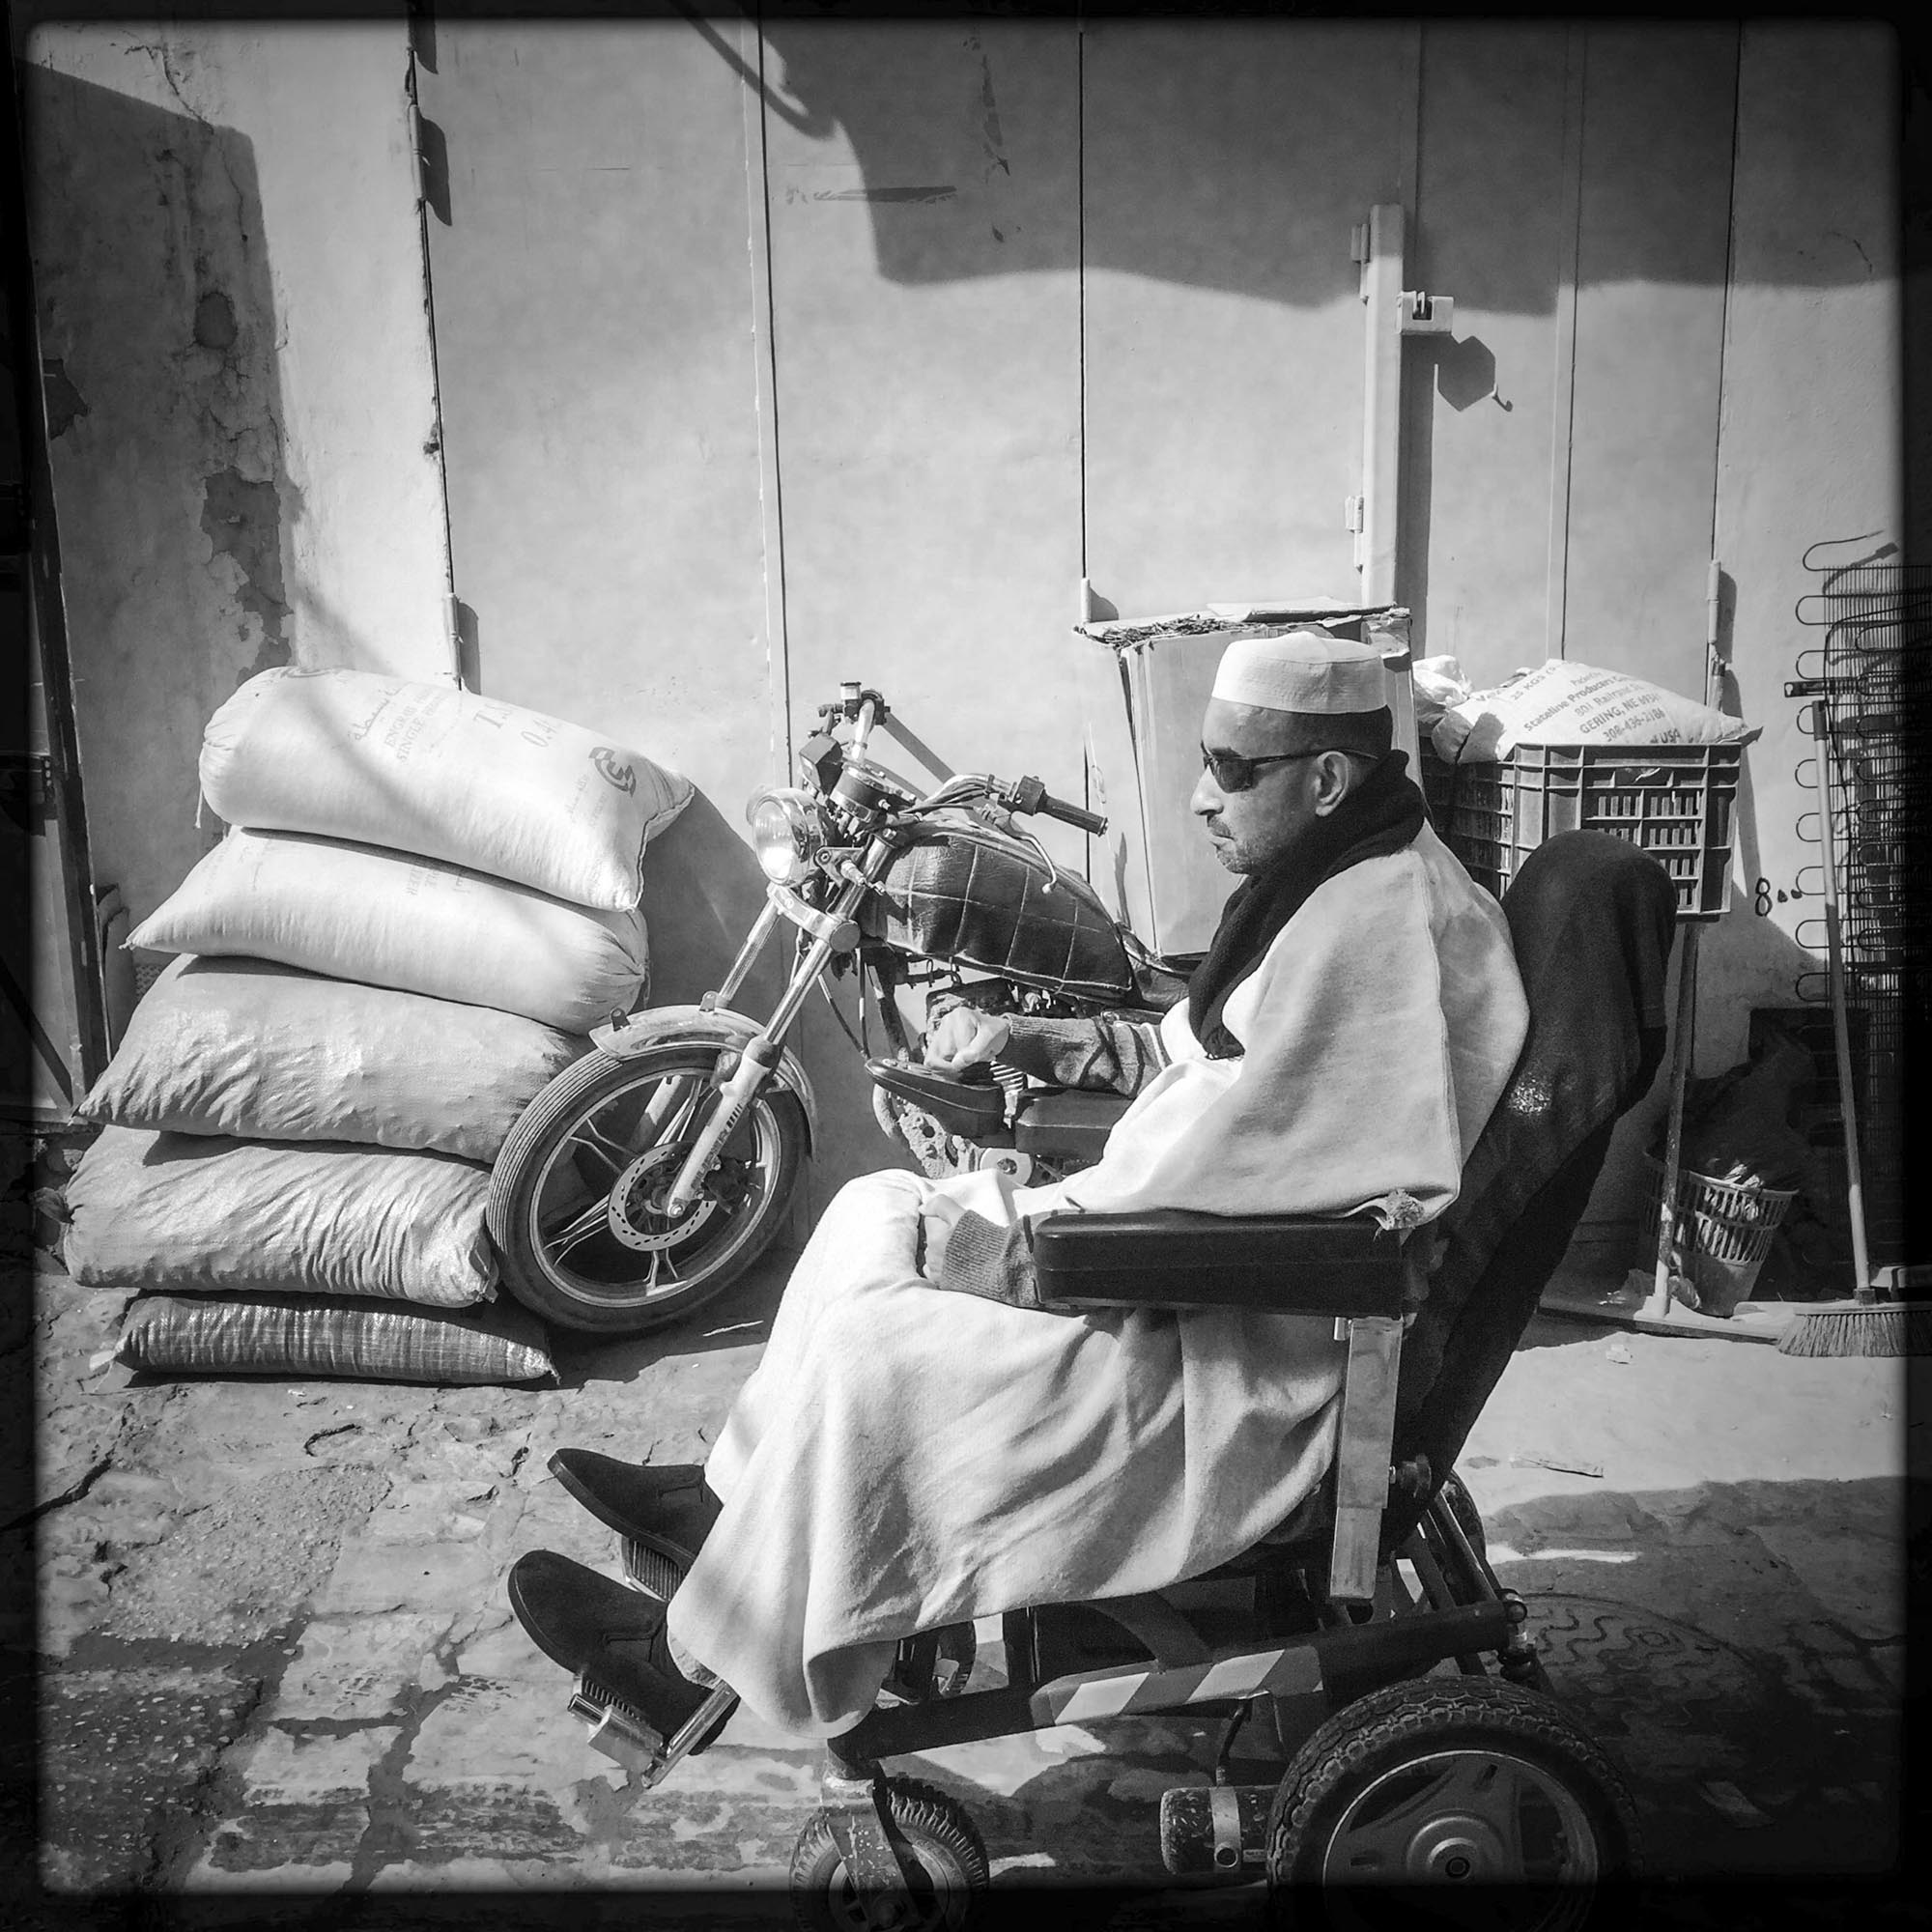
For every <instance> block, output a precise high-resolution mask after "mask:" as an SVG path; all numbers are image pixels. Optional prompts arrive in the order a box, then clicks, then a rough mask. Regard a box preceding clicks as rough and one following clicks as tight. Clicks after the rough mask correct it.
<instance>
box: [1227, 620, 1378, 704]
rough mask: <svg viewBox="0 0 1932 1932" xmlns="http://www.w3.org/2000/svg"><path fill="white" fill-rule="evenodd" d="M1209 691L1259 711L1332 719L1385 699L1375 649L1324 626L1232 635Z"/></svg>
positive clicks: (1233, 702) (1231, 702)
mask: <svg viewBox="0 0 1932 1932" xmlns="http://www.w3.org/2000/svg"><path fill="white" fill-rule="evenodd" d="M1213 696H1216V697H1219V698H1222V699H1224V700H1226V702H1228V703H1230V704H1252V705H1254V706H1256V707H1257V708H1258V709H1260V710H1263V711H1293V712H1299V713H1301V714H1303V715H1304V716H1310V717H1320V718H1334V717H1343V716H1353V715H1355V714H1357V713H1360V712H1364V711H1380V710H1382V709H1383V708H1384V707H1385V706H1386V705H1387V703H1388V687H1387V685H1386V684H1385V682H1384V681H1383V674H1382V659H1381V653H1380V652H1379V651H1377V650H1373V649H1371V648H1370V646H1369V645H1367V644H1356V643H1350V641H1349V639H1346V638H1331V637H1330V636H1329V635H1328V633H1327V632H1326V631H1290V632H1289V633H1288V634H1287V635H1286V636H1285V637H1274V638H1236V639H1235V641H1234V642H1233V643H1232V644H1230V645H1229V646H1228V648H1227V650H1226V651H1225V652H1224V653H1223V654H1222V657H1221V668H1220V669H1219V670H1218V671H1216V672H1215V674H1214V691H1213Z"/></svg>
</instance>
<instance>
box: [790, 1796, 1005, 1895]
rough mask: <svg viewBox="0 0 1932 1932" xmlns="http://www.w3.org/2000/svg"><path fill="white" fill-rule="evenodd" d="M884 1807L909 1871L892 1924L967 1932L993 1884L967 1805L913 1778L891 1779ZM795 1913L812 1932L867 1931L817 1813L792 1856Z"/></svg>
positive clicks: (825, 1822)
mask: <svg viewBox="0 0 1932 1932" xmlns="http://www.w3.org/2000/svg"><path fill="white" fill-rule="evenodd" d="M885 1792H886V1801H887V1805H888V1808H889V1810H890V1812H891V1816H892V1823H893V1830H894V1833H895V1835H896V1836H897V1838H898V1840H899V1843H900V1846H901V1848H902V1849H901V1861H902V1862H903V1863H904V1864H906V1865H907V1866H909V1867H912V1868H913V1869H912V1870H910V1871H909V1872H908V1879H909V1881H910V1882H909V1884H908V1886H907V1889H906V1891H905V1892H904V1893H903V1894H901V1895H898V1896H895V1898H894V1899H893V1900H892V1901H891V1905H892V1906H893V1907H895V1908H896V1911H895V1912H889V1913H888V1914H887V1915H885V1917H886V1921H887V1922H889V1923H890V1924H891V1926H892V1928H893V1932H966V1928H967V1927H969V1926H971V1925H972V1924H973V1923H974V1922H975V1920H976V1919H977V1918H978V1917H979V1915H980V1907H981V1906H982V1904H983V1903H984V1900H985V1893H986V1888H987V1886H988V1884H989V1883H990V1882H991V1880H990V1872H989V1869H988V1866H987V1863H986V1847H985V1844H984V1842H983V1841H982V1840H981V1838H980V1832H979V1828H978V1827H977V1826H976V1825H975V1824H974V1823H973V1820H972V1819H971V1818H970V1817H969V1816H968V1815H967V1812H966V1809H965V1807H964V1806H963V1805H960V1804H955V1803H954V1802H953V1801H952V1799H951V1798H949V1797H947V1796H946V1794H945V1793H944V1792H943V1791H936V1790H934V1788H933V1787H932V1786H931V1785H929V1784H922V1783H920V1782H919V1781H918V1780H917V1779H914V1778H910V1777H889V1778H888V1779H887V1780H886V1785H885ZM791 1909H792V1916H793V1918H796V1919H797V1921H798V1922H799V1924H801V1925H803V1926H807V1927H810V1928H811V1932H835V1928H836V1932H867V1928H868V1927H873V1926H876V1925H877V1924H879V1923H880V1922H881V1921H880V1920H879V1919H878V1918H868V1917H867V1911H866V1904H865V1901H864V1900H863V1899H862V1898H861V1897H860V1896H859V1894H858V1891H857V1889H856V1888H855V1887H854V1886H853V1884H852V1881H851V1878H850V1876H849V1875H848V1874H847V1872H846V1869H845V1855H844V1853H843V1852H841V1851H840V1850H839V1849H838V1840H837V1839H836V1838H835V1837H834V1836H833V1832H832V1821H831V1819H830V1818H829V1817H828V1816H827V1815H826V1813H824V1812H823V1811H815V1812H813V1813H812V1815H811V1818H810V1821H809V1822H808V1823H807V1825H806V1827H805V1830H804V1831H802V1832H801V1833H799V1834H798V1842H797V1843H796V1844H795V1845H794V1846H793V1848H792V1855H791Z"/></svg>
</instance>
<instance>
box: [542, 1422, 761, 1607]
mask: <svg viewBox="0 0 1932 1932" xmlns="http://www.w3.org/2000/svg"><path fill="white" fill-rule="evenodd" d="M550 1466H551V1473H552V1474H553V1475H554V1476H555V1478H556V1479H557V1481H558V1482H559V1483H561V1484H562V1485H563V1487H564V1488H565V1489H566V1490H568V1491H569V1492H570V1493H571V1494H572V1495H573V1496H575V1497H576V1498H577V1500H578V1501H579V1502H581V1503H582V1505H583V1507H584V1508H585V1509H587V1510H588V1511H589V1512H590V1514H591V1515H592V1516H594V1517H595V1518H596V1519H597V1520H598V1521H599V1522H602V1523H608V1524H609V1525H610V1526H611V1528H612V1529H614V1530H615V1531H616V1532H617V1534H618V1535H619V1536H621V1537H622V1538H623V1539H624V1545H625V1548H624V1567H625V1569H626V1571H627V1572H628V1573H629V1574H630V1576H631V1577H632V1579H633V1581H635V1582H636V1583H637V1585H638V1587H639V1589H641V1590H644V1591H646V1592H647V1593H648V1594H650V1595H651V1596H654V1597H662V1598H665V1599H666V1600H668V1599H669V1597H670V1596H671V1594H672V1592H673V1591H675V1590H676V1588H677V1586H678V1585H679V1584H680V1583H681V1582H683V1581H684V1577H685V1573H686V1572H687V1571H688V1570H689V1569H690V1568H691V1566H692V1565H693V1564H694V1563H696V1561H697V1552H698V1550H699V1548H701V1547H702V1545H703V1543H704V1539H705V1537H706V1536H708V1535H709V1534H710V1532H711V1525H712V1524H713V1523H714V1522H716V1521H717V1520H718V1512H719V1511H720V1509H721V1508H723V1507H724V1506H723V1504H721V1503H720V1502H719V1500H718V1498H717V1497H716V1496H714V1495H713V1494H712V1493H711V1492H710V1491H709V1490H707V1489H706V1488H705V1487H704V1470H703V1467H702V1465H701V1464H699V1463H660V1464H655V1465H654V1464H652V1463H622V1462H619V1461H618V1460H617V1458H616V1457H614V1456H600V1455H598V1454H597V1452H596V1451H595V1450H593V1449H558V1450H556V1451H554V1453H553V1454H552V1456H551V1459H550Z"/></svg>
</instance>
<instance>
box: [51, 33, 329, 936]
mask: <svg viewBox="0 0 1932 1932" xmlns="http://www.w3.org/2000/svg"><path fill="white" fill-rule="evenodd" d="M21 77H22V87H23V95H24V99H23V108H24V119H25V124H26V128H25V131H26V142H27V153H28V163H29V176H30V193H31V197H32V231H33V233H32V241H33V250H34V259H35V272H36V278H37V283H38V291H39V296H40V302H41V327H42V347H43V354H44V355H45V356H46V357H47V358H48V365H49V366H48V369H47V377H46V397H47V412H48V431H49V438H50V456H51V462H52V467H53V475H54V487H55V492H56V499H57V501H58V503H59V506H60V513H61V533H62V540H63V547H64V550H65V552H66V555H65V559H64V560H65V563H66V571H65V591H66V599H67V605H68V623H69V632H70V636H71V644H72V653H73V661H74V673H75V681H76V686H77V691H78V695H79V705H78V725H79V733H80V748H81V756H82V761H83V765H84V766H92V767H93V768H94V769H95V770H96V771H97V772H113V773H116V774H119V775H120V776H119V777H118V778H117V781H116V782H115V783H114V784H113V785H111V786H108V787H106V788H105V789H99V788H97V795H96V797H95V799H94V802H93V808H92V810H93V816H94V819H95V821H96V824H95V828H94V832H95V843H96V848H97V854H98V857H99V865H100V867H101V876H102V877H104V878H117V877H118V878H119V879H120V881H121V883H122V884H123V886H124V889H126V890H127V891H128V897H129V901H130V904H132V906H133V907H134V910H135V911H136V914H137V916H138V914H139V913H140V912H142V911H145V910H146V909H147V908H148V907H149V906H151V905H152V904H154V903H155V902H156V900H157V899H158V897H159V896H160V895H164V894H165V893H166V892H167V891H169V890H171V889H172V887H173V885H174V883H175V882H176V881H177V880H178V879H179V878H180V876H181V875H182V873H183V872H185V870H186V869H187V867H188V866H189V865H191V864H192V863H193V860H194V858H195V856H196V855H197V852H198V850H199V849H200V848H201V847H202V846H203V845H204V844H205V843H206V842H208V840H209V839H210V838H212V837H213V836H214V835H215V834H216V833H217V832H218V829H219V828H218V827H216V826H214V825H213V823H212V822H211V823H209V824H207V825H205V826H204V828H203V833H202V835H200V836H199V837H198V836H197V835H196V833H195V832H194V830H193V825H192V821H193V817H194V793H193V776H192V775H193V772H194V768H195V758H196V753H197V751H198V749H199V744H200V737H201V729H202V725H203V724H204V723H205V721H206V720H207V718H208V716H209V714H210V713H211V712H212V711H213V709H214V708H215V707H216V706H217V705H219V704H220V703H221V701H222V700H223V699H224V698H226V697H227V696H229V694H230V693H231V692H232V691H233V690H234V689H235V687H236V686H237V685H238V684H240V683H241V682H242V681H243V680H245V679H246V678H248V677H250V676H252V675H254V674H255V673H256V672H258V671H261V670H265V669H268V668H271V667H274V666H277V665H283V664H287V663H288V662H289V661H290V658H291V642H290V619H291V614H292V613H291V610H290V597H289V588H288V582H287V579H286V576H285V570H286V563H287V557H288V554H289V542H288V539H289V531H290V526H292V525H293V524H294V522H295V521H296V519H297V518H298V516H299V515H300V511H301V505H300V501H299V497H298V493H297V492H296V490H295V488H294V487H293V485H292V484H291V482H290V479H289V474H288V469H287V463H286V452H285V450H284V447H283V435H282V404H281V390H280V384H279V380H278V376H277V364H276V336H277V325H276V315H275V305H274V297H273V292H272V283H271V280H270V269H269V261H268V252H267V238H266V236H265V234H264V228H263V216H262V204H261V197H260V193H259V190H258V187H257V181H256V169H255V157H254V150H253V147H252V144H251V143H250V142H249V141H248V139H247V138H246V137H245V136H243V135H242V134H241V133H239V132H237V131H236V130H235V129H234V128H225V127H220V126H217V125H215V124H214V123H212V122H210V121H207V120H204V119H202V118H200V117H199V116H197V115H195V114H193V113H192V112H187V113H175V112H171V111H167V110H164V109H162V108H159V107H156V106H154V105H152V104H149V103H147V102H145V101H142V100H137V99H132V98H130V97H129V96H128V95H125V94H121V93H118V92H115V91H114V90H112V89H110V88H105V87H100V86H97V85H95V84H93V83H91V82H88V81H84V80H79V79H76V78H74V77H72V76H71V75H68V74H63V73H60V72H57V71H51V70H49V69H46V68H43V67H39V66H34V65H26V66H23V67H22V69H21ZM90 687H92V689H93V690H94V691H96V692H97V693H101V694H111V695H112V696H111V702H101V701H99V700H97V701H94V702H90V701H89V697H88V693H89V689H90Z"/></svg>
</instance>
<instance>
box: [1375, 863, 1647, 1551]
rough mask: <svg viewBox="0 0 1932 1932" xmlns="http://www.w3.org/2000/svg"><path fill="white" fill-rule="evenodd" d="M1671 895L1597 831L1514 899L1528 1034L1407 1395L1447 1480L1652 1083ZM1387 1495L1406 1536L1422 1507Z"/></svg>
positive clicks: (1518, 888)
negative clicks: (1618, 1137) (1625, 1120)
mask: <svg viewBox="0 0 1932 1932" xmlns="http://www.w3.org/2000/svg"><path fill="white" fill-rule="evenodd" d="M1676 906H1677V901H1676V889H1675V888H1674V886H1673V885H1672V883H1671V881H1670V878H1669V875H1668V874H1667V873H1666V872H1665V871H1664V869H1663V867H1662V866H1660V865H1659V864H1658V863H1657V861H1656V860H1655V859H1653V858H1651V857H1649V856H1648V855H1647V854H1645V853H1644V852H1642V851H1640V850H1638V848H1637V847H1635V846H1634V845H1633V844H1630V843H1628V842H1626V841H1625V840H1623V839H1621V838H1613V837H1611V836H1610V835H1609V834H1607V833H1602V832H1566V833H1562V834H1559V835H1558V836H1557V837H1556V838H1551V839H1550V840H1548V842H1547V843H1546V844H1544V845H1542V846H1540V847H1538V848H1537V850H1535V851H1534V852H1532V853H1531V854H1530V855H1529V857H1528V859H1527V860H1526V861H1525V862H1524V864H1523V866H1522V868H1521V870H1520V872H1519V873H1518V874H1517V877H1516V879H1515V881H1514V882H1513V883H1512V884H1511V886H1510V889H1509V891H1508V892H1507V893H1506V894H1505V895H1504V897H1503V913H1504V916H1505V918H1507V920H1508V921H1509V926H1510V938H1511V941H1512V944H1513V945H1514V947H1515V950H1516V956H1517V966H1518V970H1519V971H1520V973H1521V975H1522V982H1523V991H1524V994H1525V996H1526V998H1527V1000H1528V1004H1529V1031H1528V1034H1527V1036H1526V1037H1525V1038H1524V1041H1523V1047H1522V1052H1521V1054H1520V1057H1519V1058H1518V1061H1517V1065H1516V1071H1515V1072H1514V1073H1513V1074H1512V1075H1511V1078H1510V1084H1509V1086H1508V1087H1507V1089H1506V1090H1505V1091H1504V1094H1503V1096H1502V1098H1501V1099H1500V1100H1499V1101H1498V1102H1497V1104H1496V1109H1495V1112H1494V1113H1493V1114H1492V1116H1491V1117H1490V1120H1489V1122H1488V1124H1487V1125H1486V1126H1485V1127H1484V1129H1483V1132H1482V1134H1481V1135H1480V1136H1479V1137H1478V1139H1477V1142H1476V1145H1475V1147H1474V1149H1473V1150H1472V1151H1470V1154H1469V1156H1468V1158H1467V1159H1466V1160H1465V1161H1464V1163H1463V1189H1462V1192H1461V1193H1460V1194H1459V1195H1458V1197H1457V1199H1456V1201H1455V1203H1454V1205H1453V1206H1452V1207H1451V1208H1450V1209H1449V1211H1448V1212H1447V1214H1445V1215H1444V1216H1443V1219H1442V1222H1441V1228H1440V1232H1441V1234H1442V1236H1443V1237H1444V1240H1445V1248H1444V1252H1443V1255H1442V1259H1441V1261H1440V1263H1439V1264H1438V1265H1437V1267H1436V1269H1435V1272H1434V1273H1433V1274H1432V1276H1431V1277H1430V1284H1429V1293H1428V1295H1427V1298H1426V1299H1425V1300H1424V1302H1423V1305H1422V1309H1421V1311H1420V1313H1419V1314H1418V1315H1417V1317H1416V1320H1415V1322H1414V1324H1413V1326H1412V1327H1411V1329H1410V1331H1409V1333H1408V1335H1407V1337H1406V1340H1405V1343H1404V1347H1403V1355H1402V1370H1401V1378H1400V1381H1399V1384H1398V1392H1397V1406H1396V1435H1395V1454H1396V1457H1397V1459H1398V1460H1404V1459H1406V1458H1408V1457H1411V1456H1414V1455H1417V1454H1421V1455H1426V1456H1427V1457H1428V1458H1429V1463H1430V1466H1431V1468H1432V1470H1433V1471H1434V1474H1435V1479H1436V1480H1437V1481H1438V1482H1439V1481H1440V1479H1441V1478H1442V1477H1443V1476H1444V1475H1446V1474H1447V1472H1448V1470H1449V1468H1450V1466H1451V1465H1452V1463H1454V1462H1455V1459H1456V1457H1457V1455H1458V1454H1459V1453H1460V1451H1461V1450H1462V1447H1463V1442H1464V1440H1465V1439H1466V1438H1467V1436H1468V1433H1469V1430H1470V1427H1471V1426H1472V1425H1473V1423H1474V1422H1475V1419H1476V1417H1477V1415H1478V1414H1480V1413H1481V1411H1482V1406H1483V1404H1484V1403H1485V1402H1486V1401H1487V1400H1488V1398H1489V1394H1490V1391H1491V1390H1492V1388H1493V1387H1494V1386H1495V1384H1496V1380H1497V1378H1499V1377H1500V1376H1501V1374H1502V1372H1503V1368H1504V1366H1505V1364H1506V1363H1507V1362H1508V1361H1509V1358H1510V1355H1511V1353H1512V1352H1513V1351H1514V1350H1515V1348H1516V1345H1517V1343H1518V1341H1519V1340H1520V1337H1521V1335H1522V1331H1523V1329H1524V1328H1525V1326H1527V1324H1528V1321H1529V1318H1530V1317H1531V1316H1532V1315H1533V1314H1534V1313H1535V1312H1536V1304H1537V1299H1538V1297H1539V1296H1540V1295H1541V1293H1542V1292H1543V1289H1544V1287H1545V1286H1546V1284H1547V1283H1548V1280H1549V1277H1550V1276H1551V1275H1552V1274H1553V1273H1554V1272H1555V1270H1556V1266H1557V1264H1558V1263H1559V1262H1560V1261H1561V1260H1562V1259H1563V1254H1564V1250H1565V1249H1566V1248H1567V1247H1568V1246H1569V1244H1570V1239H1571V1237H1572V1236H1573V1235H1574V1234H1575V1232H1576V1229H1577V1222H1578V1221H1580V1220H1581V1218H1582V1215H1583V1209H1584V1208H1585V1207H1586V1205H1587V1204H1588V1202H1589V1198H1590V1193H1591V1190H1592V1188H1593V1187H1594V1186H1595V1184H1596V1180H1597V1177H1598V1174H1599V1173H1600V1172H1601V1170H1602V1168H1603V1164H1604V1157H1605V1153H1606V1152H1607V1151H1608V1149H1609V1143H1610V1135H1611V1131H1612V1130H1613V1128H1614V1127H1615V1125H1616V1122H1617V1120H1618V1118H1619V1117H1620V1116H1621V1115H1623V1114H1624V1113H1625V1112H1627V1111H1628V1110H1629V1109H1630V1108H1631V1107H1633V1106H1634V1105H1635V1104H1636V1102H1637V1101H1638V1100H1639V1099H1641V1098H1642V1097H1643V1095H1644V1094H1645V1093H1647V1092H1648V1091H1649V1088H1650V1084H1651V1082H1652V1080H1653V1079H1654V1078H1655V1077H1656V1074H1657V1069H1658V1065H1659V1064H1660V1062H1661V1061H1662V1056H1663V1044H1664V1030H1665V1024H1666V1017H1667V1009H1666V1006H1665V1000H1664V978H1665V974H1666V971H1667V969H1668V963H1669V956H1670V941H1671V934H1672V931H1673V929H1674V927H1675V923H1676ZM1390 1500H1391V1508H1390V1512H1389V1520H1388V1522H1387V1525H1386V1530H1387V1533H1388V1535H1389V1536H1391V1537H1393V1538H1394V1539H1395V1540H1400V1537H1401V1536H1403V1535H1405V1534H1406V1531H1407V1528H1408V1527H1409V1526H1410V1525H1412V1523H1413V1520H1414V1517H1415V1515H1418V1514H1419V1513H1420V1507H1421V1505H1420V1502H1418V1501H1414V1500H1413V1499H1410V1500H1408V1501H1404V1500H1403V1499H1401V1498H1398V1497H1393V1496H1392V1497H1391V1499H1390Z"/></svg>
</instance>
